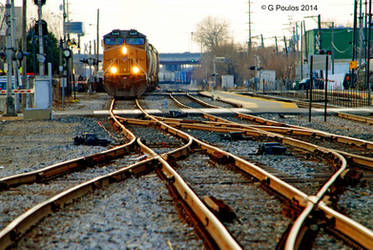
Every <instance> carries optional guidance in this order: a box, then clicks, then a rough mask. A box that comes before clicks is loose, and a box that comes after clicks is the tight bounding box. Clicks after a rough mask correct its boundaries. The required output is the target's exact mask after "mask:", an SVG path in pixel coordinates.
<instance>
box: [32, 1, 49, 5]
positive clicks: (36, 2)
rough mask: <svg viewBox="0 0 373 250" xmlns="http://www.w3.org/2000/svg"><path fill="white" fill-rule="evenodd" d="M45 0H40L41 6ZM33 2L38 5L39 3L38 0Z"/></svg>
mask: <svg viewBox="0 0 373 250" xmlns="http://www.w3.org/2000/svg"><path fill="white" fill-rule="evenodd" d="M45 2H46V0H41V6H43V5H44V4H45ZM34 4H35V5H38V4H39V0H34Z"/></svg>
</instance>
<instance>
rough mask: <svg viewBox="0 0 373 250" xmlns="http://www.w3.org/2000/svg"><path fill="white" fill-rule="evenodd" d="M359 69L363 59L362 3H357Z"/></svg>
mask: <svg viewBox="0 0 373 250" xmlns="http://www.w3.org/2000/svg"><path fill="white" fill-rule="evenodd" d="M359 2H360V3H359V68H360V67H361V60H362V57H363V46H362V45H363V16H362V8H363V6H362V4H363V3H362V1H361V0H360V1H359Z"/></svg>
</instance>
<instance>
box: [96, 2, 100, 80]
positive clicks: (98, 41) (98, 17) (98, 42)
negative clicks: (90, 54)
mask: <svg viewBox="0 0 373 250" xmlns="http://www.w3.org/2000/svg"><path fill="white" fill-rule="evenodd" d="M99 53H100V9H97V42H96V81H97V77H98V75H97V72H98V60H99Z"/></svg>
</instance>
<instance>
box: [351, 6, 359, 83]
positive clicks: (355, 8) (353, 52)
mask: <svg viewBox="0 0 373 250" xmlns="http://www.w3.org/2000/svg"><path fill="white" fill-rule="evenodd" d="M356 19H357V0H354V32H353V38H352V61H355V59H356V28H357V20H356ZM354 71H355V70H354V69H353V68H352V69H351V77H350V86H352V83H353V81H354V79H355V76H354V75H355V73H354Z"/></svg>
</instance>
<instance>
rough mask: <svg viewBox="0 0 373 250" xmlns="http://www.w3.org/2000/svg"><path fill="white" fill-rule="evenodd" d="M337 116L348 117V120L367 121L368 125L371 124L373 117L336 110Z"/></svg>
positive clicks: (372, 123)
mask: <svg viewBox="0 0 373 250" xmlns="http://www.w3.org/2000/svg"><path fill="white" fill-rule="evenodd" d="M337 116H339V117H342V118H345V119H348V120H352V121H357V122H364V123H368V124H369V125H373V118H371V117H364V116H360V115H353V114H347V113H343V112H338V113H337Z"/></svg>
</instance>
